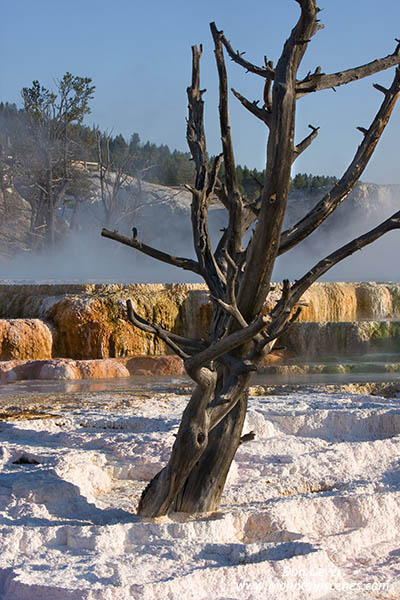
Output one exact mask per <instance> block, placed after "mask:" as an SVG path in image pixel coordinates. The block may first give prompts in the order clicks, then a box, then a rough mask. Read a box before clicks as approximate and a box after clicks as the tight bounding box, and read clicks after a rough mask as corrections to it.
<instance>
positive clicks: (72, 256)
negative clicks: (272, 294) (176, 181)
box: [0, 184, 400, 283]
mask: <svg viewBox="0 0 400 600" xmlns="http://www.w3.org/2000/svg"><path fill="white" fill-rule="evenodd" d="M142 193H143V195H142V197H141V200H140V202H139V203H138V199H137V197H136V198H132V199H131V202H132V207H133V208H132V211H131V212H130V213H129V211H128V212H127V213H126V216H125V217H124V218H123V219H122V220H120V221H119V222H118V223H115V225H114V226H113V225H111V226H110V227H109V228H110V229H114V228H115V229H118V230H119V231H120V232H121V233H124V234H125V235H128V236H129V235H131V232H132V227H136V228H137V229H138V238H139V239H140V240H141V241H143V242H145V243H146V244H149V245H152V246H154V247H156V248H158V249H160V250H164V251H166V252H169V253H171V254H175V255H179V256H185V257H188V258H194V256H195V254H194V251H193V246H192V237H191V222H190V194H189V193H188V192H186V191H183V190H178V189H177V190H173V189H171V188H165V187H162V186H155V185H152V184H144V191H143V192H142ZM323 193H324V191H323V190H315V191H310V190H309V191H303V190H296V191H295V192H294V193H293V194H292V195H291V197H290V202H289V207H288V212H287V217H286V221H285V226H288V225H291V224H293V223H295V222H297V221H298V220H299V218H301V217H302V216H303V215H304V214H305V213H306V212H307V211H308V210H310V209H311V208H312V206H314V205H315V203H316V202H317V201H318V199H319V198H320V197H321V196H322V195H323ZM399 194H400V186H397V185H392V186H378V185H375V184H359V185H358V186H357V187H356V189H355V190H354V192H353V193H352V194H351V195H350V196H349V198H347V200H345V201H344V203H343V204H342V205H341V206H340V207H339V208H338V209H337V211H335V213H333V214H332V215H331V216H330V217H329V218H328V219H327V221H326V222H325V223H324V224H323V225H322V226H321V227H320V228H319V229H318V230H317V231H316V232H314V233H313V234H312V235H311V236H310V237H309V238H308V239H307V240H305V241H304V242H302V243H301V244H299V245H298V246H297V248H295V249H294V250H292V251H290V252H288V253H286V254H285V255H283V256H282V257H280V258H279V259H278V261H277V264H276V268H275V271H274V277H273V278H274V279H275V280H281V279H282V278H289V279H292V280H293V279H298V278H299V277H301V276H302V275H303V274H304V273H305V272H306V271H307V270H308V269H309V268H311V267H312V266H313V265H314V264H315V263H316V262H318V260H320V259H321V258H323V257H324V256H326V255H327V254H329V253H330V252H332V251H334V250H335V249H337V248H338V247H339V246H341V245H343V244H345V243H347V242H348V241H350V240H351V239H353V238H355V237H356V236H358V235H360V234H362V233H364V232H366V231H368V230H369V229H371V228H372V227H375V226H376V225H377V224H378V223H380V222H381V221H383V220H384V219H386V218H387V217H389V216H390V215H391V214H393V213H394V212H395V211H397V210H398V209H399ZM127 201H129V198H128V200H127V198H125V199H124V202H125V204H126V202H127ZM59 217H60V218H62V219H64V221H65V222H66V224H68V223H69V221H70V215H69V214H68V209H67V208H65V207H64V208H63V210H62V212H60V214H59ZM77 222H78V224H79V225H78V228H77V229H76V230H74V231H69V232H68V233H67V234H66V235H65V237H64V238H63V240H62V241H61V242H60V243H59V244H58V246H57V247H56V249H55V251H52V252H50V251H48V250H47V251H42V252H36V253H31V252H23V253H19V254H17V255H16V256H15V257H14V258H13V259H7V260H6V259H3V260H2V262H1V263H0V277H1V278H2V279H3V280H4V279H5V280H13V281H20V280H27V281H32V280H33V281H38V282H40V281H47V280H57V281H60V282H65V283H67V282H73V281H85V282H89V281H98V282H100V281H101V282H110V283H111V282H116V283H117V282H118V283H119V282H126V283H129V282H137V283H157V282H163V283H171V282H199V281H201V280H200V278H199V277H197V276H196V275H195V274H193V273H191V272H189V271H182V270H180V269H177V268H174V267H171V266H169V265H166V264H162V263H159V262H158V261H156V260H154V259H151V258H148V257H146V256H144V255H142V254H140V253H139V252H137V251H135V250H133V249H131V248H128V247H124V246H121V245H120V244H118V243H116V242H113V241H111V240H108V239H105V238H102V237H101V236H100V231H101V228H102V226H103V223H104V217H103V212H102V207H101V203H100V200H99V198H98V197H97V199H95V200H94V201H93V202H92V203H91V204H88V203H82V204H81V206H80V209H79V213H78V219H77ZM225 225H226V213H225V211H224V210H223V209H221V208H219V207H218V206H215V207H213V208H211V210H210V231H211V235H212V239H213V242H214V243H216V241H217V240H218V239H219V236H220V235H221V234H220V231H219V230H220V229H221V228H222V227H224V226H225ZM399 244H400V238H399V234H398V232H391V233H389V234H387V235H386V236H384V237H383V238H381V239H380V240H378V241H377V242H375V243H374V244H373V245H371V246H370V247H368V248H366V249H363V250H362V251H360V252H356V254H355V255H353V256H352V257H350V258H349V259H347V260H346V261H343V263H341V264H340V265H338V266H336V267H334V268H333V269H332V270H331V271H330V272H329V273H328V274H327V275H326V276H325V278H324V279H325V280H328V281H360V280H365V281H366V280H374V281H388V280H392V281H399V280H400V268H399V264H398V259H397V256H398V254H399V253H398V248H399Z"/></svg>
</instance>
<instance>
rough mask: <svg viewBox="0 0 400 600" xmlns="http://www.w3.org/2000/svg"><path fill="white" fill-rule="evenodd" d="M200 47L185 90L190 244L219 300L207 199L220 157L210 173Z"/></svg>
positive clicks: (219, 275) (219, 279)
mask: <svg viewBox="0 0 400 600" xmlns="http://www.w3.org/2000/svg"><path fill="white" fill-rule="evenodd" d="M201 52H202V47H201V46H200V49H198V48H197V46H193V47H192V85H191V86H190V87H188V89H187V96H188V102H189V117H188V121H187V130H186V137H187V142H188V145H189V148H190V151H191V153H192V157H193V160H194V162H195V166H196V183H195V188H194V189H193V188H192V189H191V191H192V207H191V216H192V230H193V243H194V248H195V252H196V255H197V260H198V266H199V271H200V273H201V274H202V276H203V277H204V279H205V281H206V283H207V284H208V286H209V288H210V290H211V291H212V293H213V294H214V295H216V296H218V297H220V296H222V294H223V288H224V276H223V274H222V272H221V271H220V269H219V267H218V265H217V263H216V260H215V258H214V255H213V252H212V248H211V240H210V236H209V232H208V223H207V211H208V204H209V201H210V198H211V196H212V194H213V192H214V188H215V186H216V184H217V179H218V171H219V168H220V166H221V162H222V157H221V156H217V157H216V159H215V160H214V162H213V165H212V167H211V170H210V169H209V166H208V159H207V150H206V137H205V132H204V102H203V100H202V96H203V93H204V90H201V89H200V57H201Z"/></svg>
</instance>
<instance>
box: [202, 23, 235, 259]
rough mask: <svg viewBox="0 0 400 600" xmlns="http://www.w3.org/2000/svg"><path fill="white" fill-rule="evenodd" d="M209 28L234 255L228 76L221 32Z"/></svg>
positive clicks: (233, 184)
mask: <svg viewBox="0 0 400 600" xmlns="http://www.w3.org/2000/svg"><path fill="white" fill-rule="evenodd" d="M210 29H211V33H212V36H213V40H214V47H215V50H214V52H215V60H216V63H217V69H218V79H219V125H220V130H221V142H222V150H223V154H224V167H225V177H224V179H225V185H226V190H227V196H228V203H229V230H230V232H231V235H230V236H229V250H230V252H231V255H232V256H235V255H236V254H237V253H238V252H240V250H241V239H242V227H241V220H242V208H243V203H242V198H241V195H240V192H239V186H238V181H237V175H236V165H235V155H234V152H233V143H232V136H231V126H230V122H229V109H228V77H227V74H226V68H225V60H224V52H223V43H222V37H223V34H222V32H220V31H218V30H217V28H216V26H215V23H210Z"/></svg>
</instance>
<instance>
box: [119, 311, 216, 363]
mask: <svg viewBox="0 0 400 600" xmlns="http://www.w3.org/2000/svg"><path fill="white" fill-rule="evenodd" d="M126 308H127V315H128V319H129V321H130V322H131V323H132V325H134V326H135V327H138V329H141V330H142V331H145V332H146V333H151V334H153V335H156V336H158V337H159V338H160V339H162V340H163V341H164V342H165V343H166V344H167V345H168V346H169V347H170V348H171V350H173V351H174V352H175V353H176V354H178V356H180V358H182V359H183V360H185V359H186V358H189V356H191V355H192V354H195V353H197V352H201V351H202V350H204V349H205V348H206V347H207V343H206V342H205V341H204V340H197V339H192V338H186V337H183V336H180V335H177V334H175V333H172V332H171V331H168V330H167V329H164V327H161V325H158V324H156V323H149V322H148V321H146V319H143V317H141V316H139V315H138V314H137V313H136V312H135V311H134V309H133V305H132V301H131V300H130V299H128V300H127V301H126ZM182 348H183V349H184V351H183V350H182Z"/></svg>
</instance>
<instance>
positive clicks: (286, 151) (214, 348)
mask: <svg viewBox="0 0 400 600" xmlns="http://www.w3.org/2000/svg"><path fill="white" fill-rule="evenodd" d="M296 1H297V3H298V4H299V6H300V17H299V19H298V22H297V24H296V25H295V27H294V28H293V30H292V32H291V34H290V36H289V38H288V39H287V41H286V42H285V44H284V46H283V51H282V54H281V56H280V58H279V60H278V62H277V64H276V67H274V65H273V63H272V62H270V61H268V60H267V59H266V58H265V60H264V64H263V65H262V66H256V65H254V64H252V63H250V62H248V61H247V60H245V59H244V58H243V54H242V53H239V52H235V51H234V50H233V49H232V46H231V44H230V43H229V41H228V40H227V39H226V37H225V36H224V34H223V32H222V31H219V30H218V29H217V28H216V26H215V24H214V23H211V33H212V37H213V40H214V45H215V57H216V63H217V69H218V76H219V117H220V129H221V141H222V154H221V155H220V156H218V157H216V158H215V159H214V160H213V161H212V162H211V163H210V162H209V161H208V157H207V151H206V139H205V133H204V127H203V99H202V97H203V93H204V90H202V89H201V87H200V75H199V70H200V56H201V52H202V48H201V46H200V48H198V47H196V46H194V47H193V48H192V54H193V65H192V83H191V85H190V87H189V88H188V90H187V92H188V99H189V118H188V124H187V140H188V144H189V147H190V150H191V153H192V156H193V160H194V162H195V165H196V182H195V185H194V187H192V188H191V192H192V197H193V199H192V226H193V240H194V247H195V251H196V256H197V260H190V259H187V258H178V257H175V256H172V255H169V254H166V253H163V252H160V251H159V250H157V249H155V248H152V247H149V246H146V245H144V244H142V243H141V242H140V240H139V239H128V238H126V237H124V236H122V235H120V234H118V233H116V232H111V231H107V230H103V232H102V235H104V236H106V237H109V238H111V239H114V240H116V241H118V242H121V243H123V244H126V245H128V246H131V247H132V248H135V249H137V250H139V251H141V252H144V253H145V254H147V255H149V256H153V257H154V258H157V259H158V260H161V261H164V262H166V263H168V264H172V265H175V266H176V267H180V268H183V269H187V270H190V271H193V272H194V273H197V274H199V275H201V276H202V277H203V278H204V280H205V282H206V283H207V285H208V287H209V290H210V296H211V299H212V302H213V316H212V323H211V327H210V332H209V336H208V338H207V339H201V340H198V339H188V338H184V337H180V336H177V335H175V334H173V333H171V332H169V331H166V330H165V329H163V328H162V327H161V326H160V325H159V324H155V323H148V322H146V321H144V320H143V319H142V318H141V317H140V316H139V315H137V314H135V312H134V310H133V308H132V303H130V302H128V316H129V319H130V320H131V321H132V323H134V324H135V325H136V326H137V327H139V328H141V329H143V330H144V331H147V332H150V333H153V334H154V335H157V336H159V337H160V338H161V339H163V340H164V341H165V343H166V344H168V346H169V347H170V348H172V349H173V350H174V351H175V352H176V353H177V354H178V355H179V356H181V357H182V358H183V360H184V364H185V368H186V371H187V373H188V374H189V375H190V377H191V378H192V379H193V380H194V381H195V383H196V386H195V389H194V392H193V395H192V397H191V399H190V401H189V402H188V405H187V407H186V408H185V410H184V413H183V416H182V421H181V424H180V427H179V431H178V434H177V437H176V441H175V443H174V445H173V448H172V452H171V456H170V459H169V461H168V463H167V465H166V466H165V467H164V468H163V469H162V470H161V471H160V472H159V473H158V474H157V475H156V476H155V477H154V478H153V480H152V481H151V482H150V483H149V485H148V486H147V488H146V489H145V490H144V492H143V494H142V497H141V500H140V503H139V507H138V513H139V514H140V515H143V516H147V517H155V516H159V515H164V514H166V513H167V512H168V511H169V510H170V509H173V510H177V511H184V512H188V513H195V512H205V511H212V510H216V509H217V508H218V505H219V502H220V498H221V494H222V491H223V488H224V484H225V479H226V476H227V473H228V470H229V467H230V465H231V462H232V460H233V457H234V455H235V452H236V450H237V448H238V445H239V443H240V440H241V436H242V427H243V422H244V418H245V414H246V409H247V399H248V386H249V380H250V377H251V373H252V371H255V370H256V369H257V365H259V363H260V361H261V360H262V359H263V357H264V356H265V355H266V354H267V353H269V352H270V351H271V350H272V348H273V346H274V344H275V341H276V339H277V338H278V337H279V336H280V335H281V334H282V333H283V332H284V331H286V330H287V328H288V327H290V325H291V323H292V322H293V321H294V320H295V319H296V318H297V316H298V314H299V311H300V310H301V307H300V306H299V301H300V299H301V296H302V295H303V293H304V292H305V291H306V290H307V289H308V288H309V287H310V285H311V284H312V283H313V282H315V281H316V280H317V279H318V278H319V277H320V276H321V275H323V274H324V273H326V272H327V271H328V270H329V269H330V268H331V267H333V266H334V265H335V264H337V263H338V262H340V261H342V260H343V259H344V258H346V257H347V256H350V255H351V254H353V253H354V252H355V251H356V250H359V249H361V248H363V247H364V246H366V245H367V244H371V243H372V242H373V241H374V240H376V239H377V238H379V237H381V236H382V235H384V234H385V233H386V232H388V231H390V230H393V229H399V228H400V211H399V212H397V213H395V214H394V215H392V217H390V218H389V219H387V220H386V221H384V222H383V223H381V224H380V225H379V226H378V227H376V228H375V229H373V230H371V231H369V232H367V233H365V234H364V235H362V236H360V237H358V238H357V239H354V240H353V241H351V242H350V243H348V244H346V245H345V246H343V247H341V248H339V249H337V250H336V251H335V252H333V253H332V254H330V255H329V256H326V258H324V259H323V260H321V261H319V262H318V263H317V264H315V265H314V266H313V267H312V268H311V269H310V270H309V271H308V272H307V273H305V274H304V276H303V277H301V278H300V279H299V280H297V281H295V282H294V283H290V282H289V281H284V282H283V285H282V291H281V295H280V298H279V299H278V301H277V302H276V304H275V306H274V308H273V309H272V310H271V311H270V312H268V311H267V314H264V313H265V312H266V311H265V308H264V307H265V303H266V301H267V300H268V297H269V294H270V292H271V285H270V280H271V274H272V270H273V267H274V263H275V260H276V258H277V257H278V256H279V255H280V254H282V253H284V252H287V251H289V250H292V249H293V248H294V247H295V246H296V245H297V244H298V243H299V242H301V241H302V240H303V239H305V238H306V237H307V236H309V235H310V234H311V233H312V232H313V231H314V230H315V229H316V228H317V227H318V226H319V225H320V224H321V223H322V222H323V221H325V219H326V218H327V217H328V216H329V215H330V214H331V213H332V211H334V210H335V209H336V208H337V207H338V206H339V204H340V203H341V202H342V201H343V200H344V199H345V198H346V197H347V196H348V194H349V193H350V191H351V190H352V188H353V186H354V185H355V183H356V182H357V180H358V178H359V177H360V175H361V174H362V172H363V170H364V169H365V167H366V165H367V163H368V161H369V159H370V157H371V155H372V153H373V151H374V149H375V146H376V144H377V142H378V140H379V138H380V136H381V134H382V132H383V130H384V128H385V126H386V124H387V122H388V119H389V116H390V114H391V112H392V110H393V107H394V105H395V102H396V100H397V98H398V95H399V93H400V71H399V67H397V68H396V71H395V75H394V79H393V83H392V85H391V86H390V88H388V89H386V88H383V87H382V86H380V85H375V87H376V88H377V89H378V90H379V92H381V93H382V94H383V102H382V104H381V106H380V108H379V110H378V112H377V114H376V117H375V118H374V119H373V121H372V123H371V125H370V126H369V127H368V128H361V127H360V128H359V129H360V130H361V133H362V135H363V139H362V141H361V144H360V146H359V147H358V149H357V151H356V153H355V156H354V158H353V160H352V162H351V163H350V165H349V166H348V168H347V170H346V172H345V173H344V175H343V176H342V177H341V179H340V180H338V181H337V183H336V184H335V185H334V186H333V188H332V189H331V190H330V191H329V193H328V194H326V196H325V197H324V198H323V199H322V200H321V201H320V202H318V204H316V206H314V208H313V209H312V210H311V211H310V212H309V213H308V214H306V215H305V216H304V217H303V218H302V219H301V220H300V221H299V222H298V223H296V224H295V225H294V226H293V227H290V228H289V229H287V230H285V231H282V223H283V218H284V215H285V210H286V206H287V199H288V191H289V181H290V172H291V167H292V164H293V162H294V161H295V160H296V158H297V157H298V156H299V155H300V154H301V153H302V152H303V151H304V150H306V148H307V147H308V146H309V145H310V144H311V143H312V142H313V140H314V139H315V138H316V137H317V135H318V128H317V127H311V132H310V134H309V135H308V136H307V137H306V138H305V139H304V140H302V141H300V142H299V143H297V144H296V143H295V141H294V130H295V114H296V103H297V100H298V99H299V98H301V97H302V96H306V95H308V94H310V93H312V92H317V91H319V90H323V89H327V88H333V87H337V86H339V85H342V84H345V83H349V82H351V81H355V80H358V79H361V78H363V77H366V76H369V75H372V74H374V73H377V72H378V71H382V70H383V69H387V68H389V67H392V66H396V65H398V64H399V63H400V42H398V44H397V47H396V49H395V51H394V53H393V54H390V55H389V56H387V57H385V58H381V59H378V60H374V61H373V62H370V63H368V64H365V65H362V66H358V67H355V68H351V69H348V70H345V71H342V72H338V73H333V74H325V73H322V72H321V69H320V67H317V69H316V70H315V71H314V72H313V73H311V72H310V73H309V74H308V75H307V76H306V77H305V78H304V79H297V73H298V69H299V66H300V63H301V61H302V59H303V56H304V54H305V52H306V50H307V47H308V45H309V42H310V40H311V38H312V37H313V36H314V35H315V33H316V32H317V31H318V30H319V29H320V28H321V27H322V26H321V25H320V23H319V20H318V12H319V9H318V7H317V6H316V1H315V0H296ZM224 51H225V52H226V53H227V54H228V55H229V57H230V58H231V59H232V60H233V61H234V62H235V63H236V64H238V65H240V66H241V67H243V68H244V69H246V70H247V71H250V72H251V73H254V74H256V75H257V76H259V77H261V78H262V79H263V80H264V94H263V102H262V103H261V104H259V103H257V102H250V101H249V100H247V99H246V98H245V97H244V96H242V95H241V94H240V93H239V92H237V91H235V90H233V93H234V95H235V96H236V98H238V99H239V101H240V102H241V103H242V104H243V106H244V107H245V108H246V109H248V110H249V111H250V112H251V113H252V114H253V115H254V116H255V117H257V118H258V119H260V120H261V121H262V122H263V123H264V124H265V125H266V127H267V128H268V130H269V136H268V143H267V161H266V171H265V181H264V184H263V186H262V190H261V191H260V195H259V197H258V199H256V201H252V202H249V201H247V200H246V198H245V197H244V196H243V195H242V193H241V192H240V190H239V186H238V183H237V179H236V166H235V158H234V151H233V145H232V139H231V131H230V123H229V114H228V81H227V73H226V68H225V59H224ZM222 161H223V163H224V168H225V177H224V181H223V182H221V181H220V179H219V177H218V172H219V169H220V166H221V163H222ZM214 194H216V195H217V196H218V197H219V199H220V201H221V202H222V204H223V205H224V207H225V208H226V210H227V211H228V215H229V223H228V226H227V228H226V230H224V232H223V234H222V237H221V239H220V241H219V243H218V245H217V246H216V248H215V249H213V248H212V245H211V242H210V237H209V233H208V226H207V210H208V206H209V203H210V200H211V198H212V196H213V195H214ZM250 226H253V228H254V233H253V235H252V236H251V239H250V241H249V242H248V243H245V241H244V240H245V239H247V238H245V234H246V232H247V231H248V229H249V227H250Z"/></svg>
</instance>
